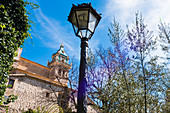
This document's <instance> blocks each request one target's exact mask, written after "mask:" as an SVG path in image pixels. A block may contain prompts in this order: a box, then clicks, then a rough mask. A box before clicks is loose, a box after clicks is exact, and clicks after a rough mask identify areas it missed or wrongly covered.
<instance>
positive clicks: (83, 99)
mask: <svg viewBox="0 0 170 113" xmlns="http://www.w3.org/2000/svg"><path fill="white" fill-rule="evenodd" d="M87 54H88V39H87V38H81V59H80V71H79V87H78V99H77V103H78V108H77V113H87V80H86V79H87Z"/></svg>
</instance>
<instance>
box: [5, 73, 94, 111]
mask: <svg viewBox="0 0 170 113" xmlns="http://www.w3.org/2000/svg"><path fill="white" fill-rule="evenodd" d="M10 79H13V80H15V82H14V86H13V88H12V89H9V88H8V89H7V91H6V93H5V95H6V96H9V95H10V94H14V95H17V96H18V99H17V100H15V102H12V103H10V104H9V108H10V109H15V110H17V111H19V112H21V111H22V110H23V109H24V110H27V109H29V108H31V109H36V108H38V107H40V108H42V107H45V109H48V108H49V107H50V106H51V105H58V101H59V98H58V97H59V96H58V95H59V94H60V95H61V94H62V91H63V90H62V87H60V86H58V85H55V84H51V83H49V82H45V81H41V80H39V79H35V78H32V77H29V76H28V75H23V76H18V77H17V76H15V77H12V76H11V77H10ZM75 98H76V102H77V95H75ZM69 106H70V107H71V106H72V110H73V111H76V109H75V107H74V105H73V103H72V101H71V99H70V101H69ZM87 108H88V112H87V113H97V112H96V110H95V109H93V107H91V106H88V107H87ZM11 113H13V112H11Z"/></svg>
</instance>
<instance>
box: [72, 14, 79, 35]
mask: <svg viewBox="0 0 170 113" xmlns="http://www.w3.org/2000/svg"><path fill="white" fill-rule="evenodd" d="M71 22H72V25H73V29H74V32H75V34H77V31H78V26H77V21H76V16H75V13H72V16H71Z"/></svg>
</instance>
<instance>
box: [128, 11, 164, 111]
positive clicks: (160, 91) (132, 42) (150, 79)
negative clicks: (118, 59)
mask: <svg viewBox="0 0 170 113" xmlns="http://www.w3.org/2000/svg"><path fill="white" fill-rule="evenodd" d="M127 36H128V43H129V48H130V50H132V51H133V52H134V53H135V54H134V56H133V58H132V60H133V62H132V65H131V67H133V68H134V70H135V72H136V73H138V74H137V76H136V78H137V79H136V80H138V83H139V85H140V86H141V89H140V90H141V91H142V90H143V91H142V92H141V96H142V97H143V100H144V101H143V102H144V103H143V104H140V105H141V106H140V107H139V109H141V111H142V112H145V113H147V112H148V111H149V112H161V110H162V108H161V107H162V105H163V104H162V101H163V100H164V97H165V94H164V87H163V83H162V80H163V75H164V73H162V72H161V70H162V69H163V68H164V67H163V66H161V65H159V64H158V58H159V57H158V56H153V55H152V53H153V52H154V51H155V50H157V45H158V44H157V43H156V41H157V38H155V37H154V36H153V35H152V31H149V30H148V29H147V26H146V25H145V24H144V20H143V17H142V15H140V16H139V14H138V13H137V14H136V21H135V25H134V26H133V27H132V29H131V30H129V29H128V33H127Z"/></svg>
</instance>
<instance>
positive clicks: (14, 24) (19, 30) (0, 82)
mask: <svg viewBox="0 0 170 113" xmlns="http://www.w3.org/2000/svg"><path fill="white" fill-rule="evenodd" d="M28 5H31V6H34V4H33V3H30V2H24V1H23V0H1V1H0V15H1V18H0V48H1V49H0V67H1V68H0V104H3V98H4V97H3V95H4V92H5V90H6V88H7V86H6V84H5V83H6V82H7V79H8V75H9V72H10V70H11V68H12V63H13V58H14V56H15V55H16V54H15V52H16V51H17V49H18V47H20V46H21V45H23V43H24V40H25V39H26V38H27V37H30V36H31V35H30V33H29V32H28V30H29V29H30V27H31V25H30V24H31V23H30V22H31V21H30V20H29V19H28V15H27V10H26V8H25V7H26V6H28ZM33 8H35V7H33Z"/></svg>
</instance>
